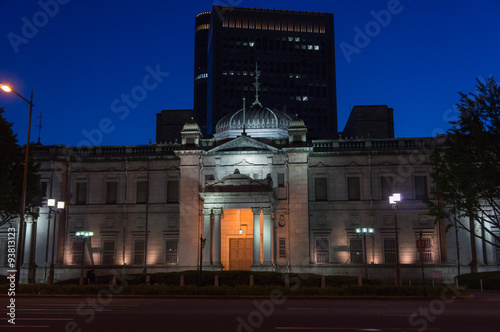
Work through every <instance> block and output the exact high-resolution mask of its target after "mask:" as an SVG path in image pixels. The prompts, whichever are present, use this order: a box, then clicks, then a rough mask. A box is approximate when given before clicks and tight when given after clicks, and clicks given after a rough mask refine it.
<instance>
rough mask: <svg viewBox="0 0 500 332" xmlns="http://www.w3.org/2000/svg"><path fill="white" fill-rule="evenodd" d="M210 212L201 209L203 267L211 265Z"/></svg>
mask: <svg viewBox="0 0 500 332" xmlns="http://www.w3.org/2000/svg"><path fill="white" fill-rule="evenodd" d="M211 221H212V210H210V209H203V237H204V238H205V239H206V242H205V247H204V248H203V266H205V267H207V266H209V265H211V263H212V246H211V244H212V227H211V226H212V225H211Z"/></svg>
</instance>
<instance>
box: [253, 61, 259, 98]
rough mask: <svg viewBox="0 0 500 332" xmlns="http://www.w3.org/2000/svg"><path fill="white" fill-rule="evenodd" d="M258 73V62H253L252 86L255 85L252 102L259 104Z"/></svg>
mask: <svg viewBox="0 0 500 332" xmlns="http://www.w3.org/2000/svg"><path fill="white" fill-rule="evenodd" d="M259 74H260V71H259V64H258V62H255V83H253V86H255V101H254V103H253V104H254V105H255V104H260V102H259V87H260V83H259Z"/></svg>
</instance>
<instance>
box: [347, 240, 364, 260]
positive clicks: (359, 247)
mask: <svg viewBox="0 0 500 332" xmlns="http://www.w3.org/2000/svg"><path fill="white" fill-rule="evenodd" d="M349 253H350V255H351V263H353V264H361V263H363V262H364V259H363V241H361V238H356V237H353V238H350V239H349Z"/></svg>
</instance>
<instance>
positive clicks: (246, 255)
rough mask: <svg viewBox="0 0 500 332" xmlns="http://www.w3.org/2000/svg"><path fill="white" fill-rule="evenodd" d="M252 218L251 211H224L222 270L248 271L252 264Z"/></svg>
mask: <svg viewBox="0 0 500 332" xmlns="http://www.w3.org/2000/svg"><path fill="white" fill-rule="evenodd" d="M253 218H254V217H253V213H252V209H224V218H223V219H222V220H221V233H222V238H221V241H222V243H221V249H222V252H221V260H222V266H224V270H247V271H250V267H251V265H252V263H253V236H254V234H253V230H254V227H253ZM259 236H260V234H259ZM261 242H262V241H261Z"/></svg>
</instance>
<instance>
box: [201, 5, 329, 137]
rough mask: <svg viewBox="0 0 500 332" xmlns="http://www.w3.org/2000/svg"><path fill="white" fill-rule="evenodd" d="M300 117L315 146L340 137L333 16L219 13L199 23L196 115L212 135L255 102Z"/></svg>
mask: <svg viewBox="0 0 500 332" xmlns="http://www.w3.org/2000/svg"><path fill="white" fill-rule="evenodd" d="M257 64H258V68H259V72H260V76H259V81H260V83H261V85H260V88H259V100H260V102H261V103H262V104H263V105H264V106H266V107H269V108H271V109H278V110H280V111H282V112H284V113H287V114H289V115H291V116H294V115H295V114H298V115H299V117H300V118H301V119H303V120H304V121H305V123H306V125H307V127H308V130H309V132H308V136H309V137H311V138H333V137H335V136H336V135H337V107H336V104H337V102H336V83H335V47H334V30H333V14H331V13H312V12H298V11H287V10H269V9H254V8H242V7H225V6H213V9H212V12H205V13H201V14H199V15H198V16H197V17H196V28H195V70H194V75H195V77H194V79H195V83H194V112H195V117H196V121H197V122H198V123H199V124H200V126H201V127H202V131H203V132H204V133H207V134H209V135H210V134H212V133H213V130H214V128H215V125H216V124H217V121H218V120H220V119H221V118H222V117H223V116H224V115H226V114H229V113H232V112H234V111H235V110H237V109H240V108H241V107H242V99H243V98H246V100H247V105H250V104H251V103H252V102H253V98H254V96H255V87H254V85H253V84H252V83H253V82H254V81H255V77H254V75H255V72H256V65H257Z"/></svg>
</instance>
